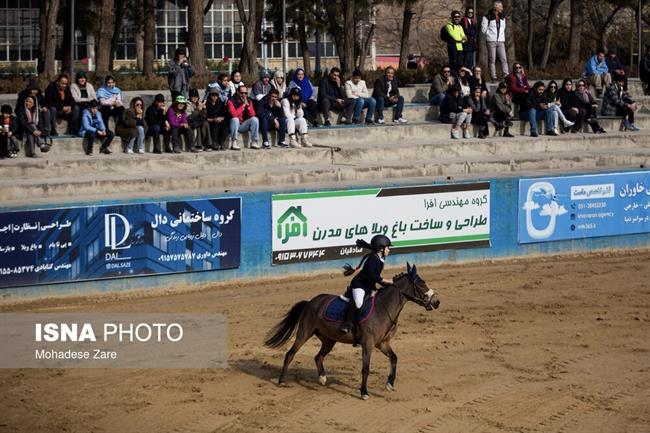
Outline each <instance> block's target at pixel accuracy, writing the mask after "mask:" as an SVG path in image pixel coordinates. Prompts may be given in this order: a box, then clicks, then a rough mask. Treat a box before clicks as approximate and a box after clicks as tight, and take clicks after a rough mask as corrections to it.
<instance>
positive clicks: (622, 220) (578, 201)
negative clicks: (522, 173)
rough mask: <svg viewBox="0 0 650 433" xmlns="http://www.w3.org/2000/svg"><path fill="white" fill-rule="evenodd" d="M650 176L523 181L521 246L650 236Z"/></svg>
mask: <svg viewBox="0 0 650 433" xmlns="http://www.w3.org/2000/svg"><path fill="white" fill-rule="evenodd" d="M649 209H650V171H636V172H627V173H609V174H599V175H585V176H567V177H549V178H537V179H520V180H519V224H518V226H519V230H518V231H519V236H518V239H519V243H522V244H524V243H532V242H546V241H557V240H562V239H579V238H588V237H597V236H614V235H624V234H630V233H645V232H650V212H649Z"/></svg>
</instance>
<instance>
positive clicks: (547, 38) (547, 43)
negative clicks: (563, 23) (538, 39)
mask: <svg viewBox="0 0 650 433" xmlns="http://www.w3.org/2000/svg"><path fill="white" fill-rule="evenodd" d="M563 1H564V0H551V4H550V6H549V7H548V16H547V17H546V24H545V26H544V51H543V52H542V61H541V62H540V64H539V67H540V68H541V69H544V68H545V67H546V64H547V63H548V57H549V56H550V55H551V42H552V40H553V24H554V23H555V15H556V14H557V10H558V8H559V7H560V5H561V4H562V3H563Z"/></svg>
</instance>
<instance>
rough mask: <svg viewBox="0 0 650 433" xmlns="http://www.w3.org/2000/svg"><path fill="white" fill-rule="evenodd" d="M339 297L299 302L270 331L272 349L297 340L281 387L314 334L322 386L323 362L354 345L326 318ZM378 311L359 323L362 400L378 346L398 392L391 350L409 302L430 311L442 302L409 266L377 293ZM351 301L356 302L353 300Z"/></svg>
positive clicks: (388, 384)
mask: <svg viewBox="0 0 650 433" xmlns="http://www.w3.org/2000/svg"><path fill="white" fill-rule="evenodd" d="M334 297H336V295H327V294H321V295H317V296H315V297H314V298H312V299H311V300H310V301H304V300H303V301H300V302H298V303H296V304H295V305H294V306H293V307H292V308H291V310H289V312H288V313H287V314H286V315H285V317H284V319H282V320H281V321H280V322H279V323H277V324H276V325H275V326H274V327H273V328H271V330H269V332H268V334H267V336H266V340H265V342H264V344H265V345H266V346H267V347H270V348H279V347H280V346H282V345H283V344H284V343H286V342H287V341H288V340H289V339H290V338H291V336H292V335H293V334H294V331H295V330H296V328H297V329H298V331H297V333H296V339H295V341H294V343H293V345H292V346H291V348H290V349H289V351H288V352H287V354H286V355H285V357H284V365H283V366H282V372H281V373H280V377H279V379H278V384H279V385H284V384H285V377H286V374H287V369H288V368H289V364H290V363H291V361H292V360H293V357H294V356H295V354H296V352H298V350H300V348H301V347H302V345H303V344H305V342H307V340H309V339H310V338H311V337H312V336H313V335H316V336H317V337H318V338H319V339H320V340H321V342H322V346H321V349H320V351H319V352H318V354H317V355H316V357H315V358H314V360H315V361H316V368H317V369H318V380H319V382H320V384H321V385H323V386H325V385H326V384H327V375H326V373H325V367H324V366H323V359H324V358H325V356H326V355H327V354H328V353H329V352H330V351H331V350H332V348H333V347H334V345H335V344H336V343H344V344H353V343H354V341H353V340H354V338H353V335H352V332H348V333H345V334H343V333H342V332H341V331H339V323H337V322H333V321H327V320H325V319H324V318H323V315H324V314H323V313H324V309H325V308H326V307H327V305H328V304H329V303H330V301H332V300H333V298H334ZM375 298H376V299H375V309H374V313H373V314H371V315H370V316H369V317H368V318H367V320H365V322H364V323H362V324H359V326H358V328H359V331H358V332H359V334H360V335H359V336H358V338H359V340H360V341H359V342H360V344H361V348H362V353H363V363H362V369H361V375H362V380H361V388H360V392H361V399H362V400H367V399H368V398H369V395H368V386H367V385H368V374H369V372H370V356H371V353H372V348H373V347H376V348H377V349H379V350H380V351H381V352H382V353H383V354H384V355H386V356H387V357H388V358H389V359H390V374H389V376H388V381H387V382H386V389H387V390H388V391H395V375H396V373H397V355H395V352H394V351H393V349H392V348H391V345H390V339H391V338H392V337H393V336H394V335H395V333H396V331H397V320H398V319H399V315H400V313H401V312H402V309H403V308H404V305H406V302H407V301H411V302H414V303H416V304H418V305H420V306H422V307H424V308H425V309H426V310H427V311H431V310H433V309H437V308H438V307H439V306H440V301H439V300H438V297H437V295H436V293H435V292H434V290H433V289H430V288H429V287H427V284H426V283H425V282H424V280H423V279H422V278H420V276H419V275H418V273H417V269H416V267H415V265H413V266H412V267H411V266H410V265H409V263H406V273H401V274H399V275H396V276H395V277H393V283H392V284H390V285H388V286H386V287H384V288H382V289H380V290H379V291H378V292H377V293H376V294H375ZM350 302H353V301H352V300H351V299H350Z"/></svg>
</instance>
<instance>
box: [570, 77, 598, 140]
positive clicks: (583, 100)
mask: <svg viewBox="0 0 650 433" xmlns="http://www.w3.org/2000/svg"><path fill="white" fill-rule="evenodd" d="M576 87H577V89H576V98H577V103H578V108H579V109H580V110H581V111H582V110H584V113H585V119H586V120H587V123H588V124H589V126H590V127H591V130H592V131H593V132H594V133H596V134H604V133H605V130H604V129H603V128H602V127H601V126H600V125H599V124H598V119H597V116H596V110H598V104H597V103H596V101H594V98H593V97H592V96H591V94H590V93H589V91H588V90H587V82H586V81H585V80H578V83H577V85H576Z"/></svg>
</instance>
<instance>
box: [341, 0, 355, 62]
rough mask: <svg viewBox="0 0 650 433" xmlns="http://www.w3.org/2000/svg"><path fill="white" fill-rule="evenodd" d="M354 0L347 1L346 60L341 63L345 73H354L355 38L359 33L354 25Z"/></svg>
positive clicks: (345, 20)
mask: <svg viewBox="0 0 650 433" xmlns="http://www.w3.org/2000/svg"><path fill="white" fill-rule="evenodd" d="M354 3H355V2H354V0H346V2H345V16H344V24H343V27H344V28H345V29H346V31H345V45H344V49H345V62H344V63H342V64H341V66H342V68H341V69H343V71H342V72H343V73H344V74H349V73H352V71H353V70H354V64H355V60H356V59H355V58H354V38H355V36H356V34H357V32H356V28H355V27H354Z"/></svg>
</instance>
